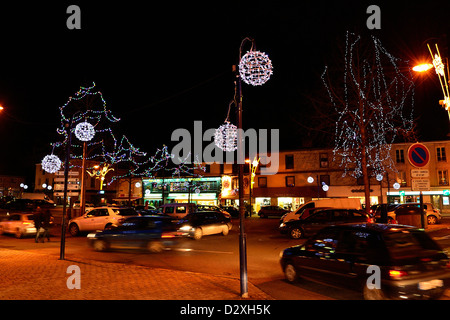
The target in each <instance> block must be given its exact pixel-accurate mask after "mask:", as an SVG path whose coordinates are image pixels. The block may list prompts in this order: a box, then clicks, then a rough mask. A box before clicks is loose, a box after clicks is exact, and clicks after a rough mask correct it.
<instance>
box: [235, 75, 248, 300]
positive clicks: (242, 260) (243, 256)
mask: <svg viewBox="0 0 450 320" xmlns="http://www.w3.org/2000/svg"><path fill="white" fill-rule="evenodd" d="M238 69H239V67H238V66H237V67H236V98H237V100H238V101H237V103H236V106H237V113H238V114H237V115H238V117H237V118H238V125H237V128H238V148H237V150H238V154H237V161H238V167H239V264H240V275H241V297H242V298H248V284H247V235H246V234H245V230H244V219H245V206H244V163H245V157H244V150H243V143H242V142H243V141H242V139H243V134H242V89H241V77H240V75H239V70H238Z"/></svg>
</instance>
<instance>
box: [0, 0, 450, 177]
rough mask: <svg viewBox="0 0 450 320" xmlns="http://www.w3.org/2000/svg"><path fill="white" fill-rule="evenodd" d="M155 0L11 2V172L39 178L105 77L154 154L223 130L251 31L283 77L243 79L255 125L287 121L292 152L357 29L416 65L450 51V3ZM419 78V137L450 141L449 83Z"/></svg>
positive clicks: (6, 84) (2, 7) (7, 147)
mask: <svg viewBox="0 0 450 320" xmlns="http://www.w3.org/2000/svg"><path fill="white" fill-rule="evenodd" d="M152 3H153V2H146V3H145V4H142V3H141V2H136V1H126V2H117V1H116V2H99V1H95V4H93V1H89V2H88V1H78V2H76V3H72V2H65V1H58V2H57V3H56V4H49V3H41V2H34V3H32V4H29V3H18V4H5V3H4V2H2V3H1V4H0V30H1V31H0V32H1V38H0V39H1V40H0V58H1V59H0V62H1V63H0V103H1V104H2V105H3V106H4V108H5V110H4V112H3V113H1V114H0V150H1V151H0V152H1V157H0V174H9V175H22V176H26V177H27V179H28V180H27V182H28V184H29V185H32V184H33V179H34V164H36V163H39V162H40V161H41V160H42V158H43V157H44V156H45V155H46V154H49V153H50V152H51V147H50V143H51V142H55V141H57V140H58V139H59V137H58V135H57V133H56V129H57V128H58V127H59V124H60V116H59V107H60V106H61V105H63V104H64V103H65V102H66V101H67V99H68V97H69V96H71V95H73V94H74V93H75V92H76V91H78V89H79V87H80V86H81V85H90V84H92V82H93V81H95V83H96V85H97V87H98V89H99V90H100V91H101V92H102V93H103V95H104V98H105V99H106V102H107V105H108V108H109V109H110V110H112V112H113V114H114V115H115V116H117V117H120V118H121V121H120V122H119V123H118V124H117V125H116V126H115V127H114V130H115V132H117V135H118V136H120V135H121V134H125V135H126V136H127V137H128V138H129V139H130V141H131V142H132V143H133V144H134V145H135V146H137V147H139V148H140V149H141V150H143V151H147V152H149V153H154V152H155V151H156V148H160V147H161V146H162V145H163V144H166V145H168V146H173V145H174V143H172V142H171V141H170V137H171V134H172V132H173V130H175V129H177V128H186V129H188V130H190V131H193V124H194V121H195V120H201V121H203V130H206V129H208V128H217V127H218V126H220V125H221V124H223V122H224V120H225V117H226V114H227V110H228V104H229V102H230V101H231V100H232V98H233V94H234V83H233V79H234V75H233V73H232V71H231V67H232V65H233V64H236V63H237V62H238V54H239V51H238V50H239V45H240V43H241V41H242V39H244V38H245V37H252V38H254V39H255V41H256V49H257V50H260V51H263V52H266V53H267V54H268V55H269V57H270V59H271V60H272V63H273V68H274V69H273V72H274V73H273V76H272V78H271V79H270V80H269V82H267V83H266V84H265V85H264V86H261V87H251V86H248V85H243V106H244V120H243V122H244V128H255V129H258V128H268V129H271V128H279V129H280V133H281V137H280V143H281V147H282V148H283V149H296V148H300V147H302V145H304V144H305V141H306V140H307V138H306V137H305V130H304V128H303V129H302V121H306V120H305V118H304V115H305V114H308V113H310V110H312V109H311V106H310V105H309V101H308V97H311V96H316V95H321V94H323V91H322V90H323V86H322V84H321V80H320V75H321V73H322V72H323V70H324V67H325V65H329V64H331V63H335V61H338V59H339V56H337V53H338V50H336V48H338V47H339V46H342V45H343V43H344V41H345V32H346V31H347V30H349V31H352V32H356V33H359V34H361V35H362V36H367V37H368V36H370V35H375V36H377V37H378V38H380V40H381V42H382V44H383V46H384V47H385V48H386V49H387V51H388V52H390V53H391V54H393V55H394V56H397V57H399V58H402V59H406V60H410V61H411V65H414V64H415V63H416V61H419V60H424V59H425V58H427V59H428V60H430V58H429V53H428V50H427V48H426V43H427V41H428V42H431V43H434V42H435V41H438V43H439V46H440V49H441V54H442V55H443V56H444V57H445V56H448V54H449V51H448V39H447V38H448V35H449V29H450V19H449V15H450V3H449V2H448V1H420V2H418V1H383V2H381V1H332V2H331V1H326V2H324V1H309V0H307V1H296V2H293V1H292V2H289V3H281V2H280V1H276V2H275V1H274V2H273V3H269V2H266V3H264V4H262V3H260V2H259V1H251V2H248V3H245V2H242V1H238V2H234V1H225V2H223V3H222V2H216V1H214V2H208V4H200V3H198V2H196V1H189V2H179V1H178V2H165V3H166V4H164V5H161V4H158V5H153V4H152ZM71 4H77V5H78V6H79V7H80V8H81V30H68V29H67V27H66V20H67V18H68V17H69V16H70V15H69V14H67V13H66V9H67V7H68V6H69V5H71ZM371 4H377V5H379V6H380V9H381V30H368V29H367V27H366V20H367V19H368V17H369V14H367V13H366V9H367V7H368V6H369V5H371ZM430 39H431V40H430ZM249 49H250V45H249V44H247V45H246V46H245V47H244V52H246V51H247V50H249ZM415 79H416V80H415V81H416V88H415V94H416V103H415V114H414V116H415V118H416V120H417V125H418V134H419V138H420V140H423V141H429V140H437V139H445V138H446V136H447V133H448V131H449V126H448V122H449V121H448V117H447V113H446V111H445V110H443V109H442V107H441V106H439V104H438V100H439V99H442V98H443V97H442V92H441V89H440V86H439V82H438V78H437V76H436V75H435V74H432V73H429V74H428V75H420V76H415ZM232 120H234V115H233V116H232ZM313 136H314V135H312V137H313ZM205 144H207V143H205ZM312 145H313V146H315V145H316V143H315V142H314V141H313V143H312ZM317 145H319V142H317Z"/></svg>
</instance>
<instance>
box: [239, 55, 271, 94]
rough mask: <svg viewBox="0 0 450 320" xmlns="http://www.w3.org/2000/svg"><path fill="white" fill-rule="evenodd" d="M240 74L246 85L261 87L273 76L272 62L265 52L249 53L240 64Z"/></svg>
mask: <svg viewBox="0 0 450 320" xmlns="http://www.w3.org/2000/svg"><path fill="white" fill-rule="evenodd" d="M239 74H240V75H241V78H242V80H243V81H244V82H245V83H246V84H251V85H252V86H261V85H263V84H264V83H266V82H267V80H269V79H270V76H271V75H272V74H273V71H272V61H270V59H269V56H268V55H267V54H265V53H264V52H260V51H249V52H247V53H246V54H245V55H244V56H243V57H242V58H241V61H240V62H239Z"/></svg>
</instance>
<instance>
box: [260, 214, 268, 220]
mask: <svg viewBox="0 0 450 320" xmlns="http://www.w3.org/2000/svg"><path fill="white" fill-rule="evenodd" d="M259 217H260V218H261V219H264V218H267V217H266V215H265V214H264V213H260V214H259Z"/></svg>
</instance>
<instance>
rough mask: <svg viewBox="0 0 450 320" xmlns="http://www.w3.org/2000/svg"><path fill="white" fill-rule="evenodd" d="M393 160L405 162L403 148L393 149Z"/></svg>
mask: <svg viewBox="0 0 450 320" xmlns="http://www.w3.org/2000/svg"><path fill="white" fill-rule="evenodd" d="M395 162H397V163H405V153H404V151H403V149H397V150H395Z"/></svg>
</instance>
